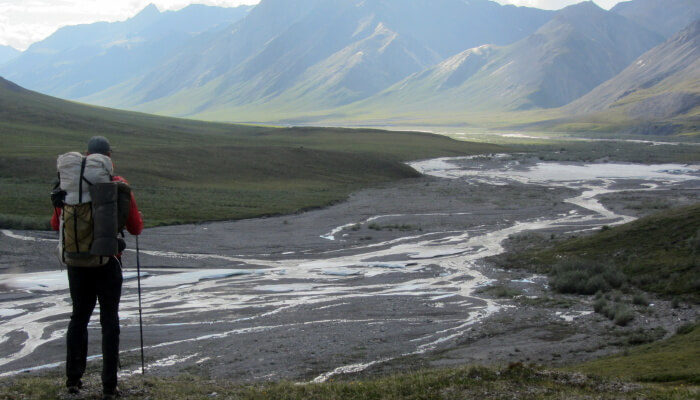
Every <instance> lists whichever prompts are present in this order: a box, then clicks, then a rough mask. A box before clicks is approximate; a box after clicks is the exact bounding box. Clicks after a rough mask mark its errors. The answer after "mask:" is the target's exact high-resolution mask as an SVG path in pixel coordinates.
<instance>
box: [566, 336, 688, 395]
mask: <svg viewBox="0 0 700 400" xmlns="http://www.w3.org/2000/svg"><path fill="white" fill-rule="evenodd" d="M574 368H575V369H576V370H578V371H582V372H584V373H586V374H592V375H597V376H604V377H607V378H621V379H628V380H629V379H631V380H635V381H640V382H663V383H677V384H691V385H696V386H697V385H700V326H698V325H697V324H695V325H686V326H685V327H684V329H682V330H681V332H679V333H678V334H677V335H675V336H673V337H671V338H670V339H668V340H664V341H661V342H656V343H651V344H646V345H642V346H638V347H635V348H632V349H630V350H627V351H626V352H624V353H623V354H619V355H615V356H611V357H605V358H601V359H599V360H594V361H590V362H587V363H584V364H581V365H578V366H576V367H574Z"/></svg>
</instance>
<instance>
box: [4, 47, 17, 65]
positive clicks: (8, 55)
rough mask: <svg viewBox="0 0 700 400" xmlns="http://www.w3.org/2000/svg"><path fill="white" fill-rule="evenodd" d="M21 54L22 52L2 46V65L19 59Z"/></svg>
mask: <svg viewBox="0 0 700 400" xmlns="http://www.w3.org/2000/svg"><path fill="white" fill-rule="evenodd" d="M20 54H22V52H21V51H19V50H17V49H15V48H14V47H12V46H0V65H2V64H4V63H6V62H8V61H10V60H12V59H14V58H17V57H18V56H19V55H20Z"/></svg>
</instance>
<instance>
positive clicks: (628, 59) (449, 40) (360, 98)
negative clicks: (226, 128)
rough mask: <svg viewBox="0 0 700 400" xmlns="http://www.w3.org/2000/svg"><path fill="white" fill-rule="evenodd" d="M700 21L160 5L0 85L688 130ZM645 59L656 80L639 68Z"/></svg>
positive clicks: (214, 103)
mask: <svg viewBox="0 0 700 400" xmlns="http://www.w3.org/2000/svg"><path fill="white" fill-rule="evenodd" d="M699 18H700V2H698V1H696V0H633V1H628V2H623V3H619V4H618V5H617V6H615V7H614V8H613V9H612V10H610V11H605V10H603V9H601V8H599V7H598V6H596V5H595V3H593V2H583V3H580V4H577V5H574V6H570V7H567V8H565V9H563V10H560V11H557V12H552V11H544V10H539V9H534V8H526V7H515V6H503V5H499V4H498V3H495V2H493V1H489V0H469V1H466V0H295V1H293V2H290V1H287V0H262V1H261V2H260V3H259V4H258V5H257V6H255V7H254V8H251V7H238V8H233V9H230V8H217V7H206V6H190V7H187V8H185V9H183V10H181V11H178V12H166V13H159V12H158V10H157V9H156V8H155V7H154V6H149V7H147V8H146V9H145V10H143V11H142V12H141V13H140V14H139V15H137V16H136V17H134V18H132V19H130V20H128V21H125V22H121V23H112V24H107V23H97V24H91V25H82V26H75V27H70V28H64V29H62V30H60V31H58V32H57V33H56V34H54V35H53V36H51V37H49V38H48V39H46V40H44V41H42V42H39V43H36V44H34V45H33V46H31V47H30V48H29V49H28V50H27V51H25V52H24V53H22V54H21V55H20V56H19V57H17V58H16V59H14V60H12V61H10V62H9V63H6V64H5V65H2V66H0V75H2V76H4V77H5V78H7V79H9V80H12V81H14V82H16V83H18V84H20V85H22V86H24V87H27V88H29V89H31V90H36V91H39V92H42V93H47V94H50V95H54V96H58V97H63V98H67V99H73V100H79V101H83V102H87V103H92V104H98V105H104V106H110V107H118V108H125V109H131V110H138V111H144V112H151V113H158V114H164V115H173V116H185V117H192V118H200V119H209V120H222V121H240V122H244V121H245V122H277V123H280V122H285V121H296V120H304V121H307V122H310V123H313V121H314V120H323V121H326V122H327V121H333V119H334V118H337V119H338V120H340V121H342V120H347V119H348V118H352V116H353V115H370V114H371V115H373V116H375V117H376V119H381V120H384V121H391V120H392V119H393V118H395V117H396V118H400V117H397V116H405V115H421V116H423V119H431V118H432V120H433V121H434V122H435V123H440V122H441V118H442V116H443V115H447V114H449V115H451V116H454V115H456V114H457V115H458V114H459V113H463V112H464V113H474V112H509V111H524V110H541V109H556V110H557V111H556V113H557V114H559V115H562V117H563V118H572V116H577V115H587V114H588V113H600V112H609V111H610V110H612V109H620V110H621V108H620V105H621V104H622V103H624V104H625V107H624V110H625V113H626V114H625V115H626V116H627V117H629V118H631V119H640V118H647V117H649V118H652V117H658V118H662V119H663V118H675V117H676V116H678V115H690V116H691V117H692V115H695V114H696V113H697V114H699V115H700V111H697V110H696V111H694V110H695V109H696V105H697V103H698V98H699V96H700V88H698V86H700V83H698V80H699V79H698V75H697V71H698V65H697V58H698V57H697V47H698V46H697V40H696V39H693V38H696V37H697V32H696V31H697V30H696V29H694V28H693V26H695V25H692V23H693V22H694V21H696V20H698V19H699ZM688 25H691V26H690V27H688ZM687 27H688V28H687ZM684 28H687V29H686V30H683V29H684ZM681 30H683V33H679V31H681ZM674 35H676V36H674ZM678 35H680V36H678ZM672 37H673V38H672ZM683 38H685V39H683ZM640 60H641V64H644V65H646V66H649V67H648V68H646V69H639V68H637V69H636V70H635V69H634V66H635V65H641V64H640ZM641 82H646V85H647V86H644V87H643V88H642V87H641V86H635V85H640V84H641ZM681 87H682V88H684V90H678V88H681ZM640 88H641V89H640ZM635 93H636V94H635ZM642 94H643V96H642ZM632 103H639V104H637V105H636V106H632V105H631V104H632ZM659 104H662V105H663V106H662V107H660V108H659V107H658V105H659ZM649 110H653V112H651V113H650V111H649Z"/></svg>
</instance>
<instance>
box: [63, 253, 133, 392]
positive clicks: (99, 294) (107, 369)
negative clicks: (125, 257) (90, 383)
mask: <svg viewBox="0 0 700 400" xmlns="http://www.w3.org/2000/svg"><path fill="white" fill-rule="evenodd" d="M122 280H123V278H122V270H121V265H120V264H119V261H117V260H116V259H115V258H112V259H111V260H110V261H109V263H107V264H106V265H104V266H101V267H70V266H69V267H68V284H69V286H70V297H71V300H72V301H73V313H72V314H71V317H70V323H69V324H68V334H67V345H68V349H67V358H66V376H67V378H68V382H77V381H78V380H80V378H82V376H83V374H84V373H85V366H86V364H87V350H88V330H87V326H88V322H90V316H91V315H92V311H93V310H94V309H95V304H96V302H97V301H99V302H100V325H102V357H103V359H102V386H103V389H104V390H105V391H111V390H114V389H115V388H116V387H117V368H118V366H119V299H120V298H121V294H122Z"/></svg>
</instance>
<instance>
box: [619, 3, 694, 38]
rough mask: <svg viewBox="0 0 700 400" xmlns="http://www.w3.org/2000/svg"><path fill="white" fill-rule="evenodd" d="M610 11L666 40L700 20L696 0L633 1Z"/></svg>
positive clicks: (621, 4) (620, 4)
mask: <svg viewBox="0 0 700 400" xmlns="http://www.w3.org/2000/svg"><path fill="white" fill-rule="evenodd" d="M610 11H612V12H614V13H617V14H620V15H622V16H624V17H626V18H628V19H630V20H632V21H634V22H636V23H638V24H640V25H642V26H644V27H645V28H647V29H649V30H652V31H654V32H656V33H658V34H660V35H662V36H664V37H665V38H667V39H668V38H670V37H671V36H673V35H675V34H676V33H678V31H680V30H681V29H683V28H684V27H686V26H688V24H690V23H691V22H693V21H695V20H696V19H698V18H700V2H699V1H697V0H634V1H625V2H621V3H618V4H617V5H616V6H615V7H613V8H612V9H611V10H610Z"/></svg>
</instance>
